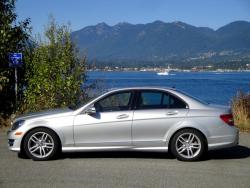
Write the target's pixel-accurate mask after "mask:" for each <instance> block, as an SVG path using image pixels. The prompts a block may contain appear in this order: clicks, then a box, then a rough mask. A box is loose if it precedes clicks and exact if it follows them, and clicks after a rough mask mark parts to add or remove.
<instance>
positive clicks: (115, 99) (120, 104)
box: [95, 92, 132, 112]
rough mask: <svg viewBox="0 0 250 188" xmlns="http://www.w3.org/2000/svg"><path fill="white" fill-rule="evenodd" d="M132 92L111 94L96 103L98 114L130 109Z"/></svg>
mask: <svg viewBox="0 0 250 188" xmlns="http://www.w3.org/2000/svg"><path fill="white" fill-rule="evenodd" d="M131 96H132V93H131V92H121V93H115V94H111V95H109V96H107V97H105V98H104V99H101V100H100V101H98V102H97V103H95V108H96V110H97V111H98V112H111V111H121V110H129V109H130V103H131V102H130V101H131V98H132V97H131Z"/></svg>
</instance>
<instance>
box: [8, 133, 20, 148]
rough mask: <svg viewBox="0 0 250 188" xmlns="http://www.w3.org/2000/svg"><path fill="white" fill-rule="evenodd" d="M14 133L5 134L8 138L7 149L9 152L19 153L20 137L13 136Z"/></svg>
mask: <svg viewBox="0 0 250 188" xmlns="http://www.w3.org/2000/svg"><path fill="white" fill-rule="evenodd" d="M15 133H16V131H12V130H9V131H8V132H7V136H8V148H9V150H11V151H16V152H20V151H21V141H22V135H15Z"/></svg>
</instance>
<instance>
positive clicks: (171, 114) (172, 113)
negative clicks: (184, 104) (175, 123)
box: [167, 111, 178, 116]
mask: <svg viewBox="0 0 250 188" xmlns="http://www.w3.org/2000/svg"><path fill="white" fill-rule="evenodd" d="M176 114H178V111H170V112H167V115H168V116H173V115H176Z"/></svg>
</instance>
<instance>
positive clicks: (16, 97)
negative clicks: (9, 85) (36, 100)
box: [15, 67, 17, 105]
mask: <svg viewBox="0 0 250 188" xmlns="http://www.w3.org/2000/svg"><path fill="white" fill-rule="evenodd" d="M15 96H16V105H17V68H16V67H15Z"/></svg>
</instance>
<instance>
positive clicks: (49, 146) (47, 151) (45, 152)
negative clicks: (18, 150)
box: [24, 128, 59, 161]
mask: <svg viewBox="0 0 250 188" xmlns="http://www.w3.org/2000/svg"><path fill="white" fill-rule="evenodd" d="M58 143H59V142H58V138H57V136H56V134H55V133H54V132H53V131H51V130H49V129H46V128H37V129H34V130H32V131H30V132H29V133H28V135H27V136H26V137H25V139H24V151H25V152H26V154H27V155H28V156H29V157H30V158H31V159H33V160H35V161H44V160H49V159H52V158H53V157H55V155H56V154H57V152H58V146H59V144H58Z"/></svg>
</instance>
